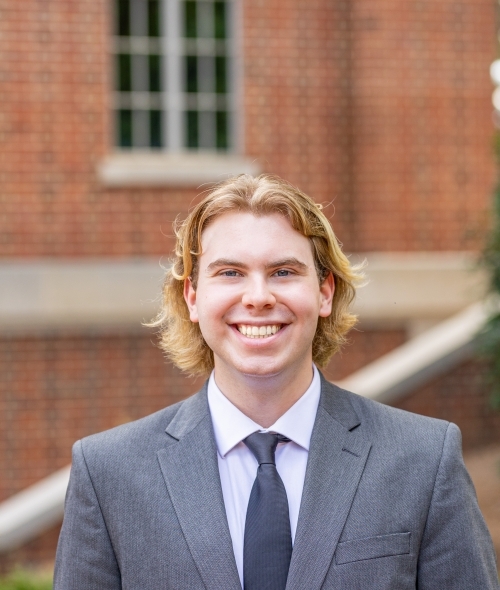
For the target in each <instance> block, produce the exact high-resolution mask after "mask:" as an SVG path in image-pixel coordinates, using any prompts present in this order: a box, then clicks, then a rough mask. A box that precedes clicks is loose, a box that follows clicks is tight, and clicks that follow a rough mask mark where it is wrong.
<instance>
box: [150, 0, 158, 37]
mask: <svg viewBox="0 0 500 590" xmlns="http://www.w3.org/2000/svg"><path fill="white" fill-rule="evenodd" d="M148 35H149V36H150V37H159V36H160V2H159V0H149V11H148Z"/></svg>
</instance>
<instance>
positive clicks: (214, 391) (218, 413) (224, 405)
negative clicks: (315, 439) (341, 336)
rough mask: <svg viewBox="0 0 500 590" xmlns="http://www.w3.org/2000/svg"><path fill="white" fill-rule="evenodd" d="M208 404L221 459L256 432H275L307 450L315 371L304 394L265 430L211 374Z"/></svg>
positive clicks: (317, 386)
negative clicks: (234, 401) (233, 399)
mask: <svg viewBox="0 0 500 590" xmlns="http://www.w3.org/2000/svg"><path fill="white" fill-rule="evenodd" d="M207 394H208V405H209V408H210V414H211V417H212V424H213V427H214V434H215V442H216V444H217V450H218V451H219V454H220V455H221V457H224V456H225V455H226V454H227V453H228V452H229V451H230V450H231V449H232V448H234V447H235V446H236V445H237V444H238V443H240V442H241V441H242V440H243V439H244V438H246V437H247V436H249V435H250V434H252V433H253V432H257V431H272V432H278V433H279V434H282V435H284V436H286V437H287V438H289V439H290V440H292V441H293V442H294V443H296V444H298V445H299V446H301V447H303V448H304V449H306V451H308V450H309V444H310V441H311V435H312V430H313V426H314V420H315V418H316V412H317V410H318V404H319V398H320V395H321V380H320V377H319V372H318V370H317V369H316V367H315V366H314V365H313V379H312V381H311V385H309V387H308V389H307V391H306V392H305V393H304V394H303V395H302V396H301V397H300V398H299V399H298V400H297V401H296V402H295V403H294V405H293V406H292V407H291V408H290V409H289V410H288V411H286V412H285V413H284V414H283V416H281V417H280V418H278V420H276V422H275V423H274V424H273V425H272V426H270V427H269V428H267V429H263V428H262V427H261V426H260V425H259V424H257V423H256V422H254V421H253V420H252V419H250V418H249V417H248V416H246V415H245V414H243V412H241V411H240V410H239V409H238V408H237V407H236V406H235V405H234V404H233V403H232V402H230V401H229V400H228V399H227V397H226V396H225V395H224V394H223V393H222V392H221V390H220V389H219V388H218V387H217V384H216V383H215V378H214V372H213V371H212V374H211V375H210V379H209V381H208V391H207Z"/></svg>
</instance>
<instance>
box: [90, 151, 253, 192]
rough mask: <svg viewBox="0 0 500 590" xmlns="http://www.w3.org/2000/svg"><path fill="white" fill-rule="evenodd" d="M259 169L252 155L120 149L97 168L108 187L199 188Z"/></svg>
mask: <svg viewBox="0 0 500 590" xmlns="http://www.w3.org/2000/svg"><path fill="white" fill-rule="evenodd" d="M259 172H260V166H259V165H258V164H257V163H256V162H255V161H253V160H250V159H249V158H245V157H243V156H238V155H234V154H216V153H211V152H196V153H165V152H151V151H134V152H130V153H126V152H117V153H114V154H111V155H109V156H106V157H105V158H104V160H102V161H101V162H100V163H99V165H98V167H97V176H98V178H99V180H100V181H101V183H102V184H103V185H105V186H109V187H129V186H153V187H161V186H190V187H198V186H199V185H201V184H204V183H209V184H211V183H215V182H219V181H221V180H224V179H225V178H228V177H230V176H236V175H237V174H242V173H246V174H252V175H255V174H258V173H259Z"/></svg>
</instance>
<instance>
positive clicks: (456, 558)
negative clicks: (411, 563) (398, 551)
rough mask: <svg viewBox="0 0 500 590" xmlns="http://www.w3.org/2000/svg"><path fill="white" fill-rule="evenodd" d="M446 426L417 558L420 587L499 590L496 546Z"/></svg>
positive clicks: (454, 430)
mask: <svg viewBox="0 0 500 590" xmlns="http://www.w3.org/2000/svg"><path fill="white" fill-rule="evenodd" d="M461 442H462V440H461V434H460V430H459V428H458V427H457V426H456V425H455V424H450V425H449V426H448V429H447V431H446V435H445V439H444V444H443V450H442V455H441V460H440V464H439V468H438V471H437V475H436V480H435V483H434V491H433V494H432V499H431V503H430V506H429V512H428V515H427V522H426V525H425V530H424V535H423V538H422V543H421V547H420V555H419V562H418V574H417V576H418V578H417V588H418V590H444V589H449V590H478V589H479V588H480V589H481V590H499V588H500V586H499V583H498V574H497V569H496V563H495V562H496V559H495V551H494V549H493V543H492V541H491V537H490V535H489V532H488V529H487V527H486V524H485V522H484V519H483V516H482V514H481V512H480V510H479V506H478V504H477V498H476V492H475V490H474V486H473V484H472V481H471V479H470V476H469V474H468V473H467V470H466V468H465V465H464V462H463V459H462V450H461V446H462V444H461Z"/></svg>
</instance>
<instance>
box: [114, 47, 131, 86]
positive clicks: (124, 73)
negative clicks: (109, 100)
mask: <svg viewBox="0 0 500 590" xmlns="http://www.w3.org/2000/svg"><path fill="white" fill-rule="evenodd" d="M117 57H118V64H117V66H118V90H119V91H120V92H130V91H131V90H132V68H131V61H130V55H129V54H128V53H120V54H119V55H118V56H117Z"/></svg>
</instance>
